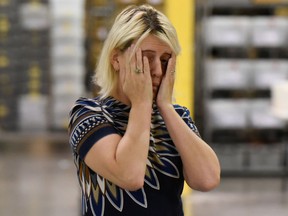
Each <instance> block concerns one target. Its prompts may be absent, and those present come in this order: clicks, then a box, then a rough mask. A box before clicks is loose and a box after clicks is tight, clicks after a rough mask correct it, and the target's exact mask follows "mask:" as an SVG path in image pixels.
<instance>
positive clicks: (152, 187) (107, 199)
mask: <svg viewBox="0 0 288 216" xmlns="http://www.w3.org/2000/svg"><path fill="white" fill-rule="evenodd" d="M174 108H175V110H176V111H177V113H178V114H179V115H180V116H181V117H182V119H183V120H184V121H185V122H186V124H187V125H188V126H189V127H190V128H191V129H192V130H193V131H194V132H195V133H197V134H198V135H199V133H198V130H197V128H196V126H195V125H194V122H193V121H192V119H191V117H190V113H189V110H188V109H187V108H185V107H181V106H179V105H174ZM129 111H130V107H129V106H127V105H125V104H123V103H121V102H120V101H117V100H116V99H114V98H113V97H107V98H105V99H100V98H99V97H96V98H94V99H88V98H80V99H78V100H77V101H76V103H75V106H74V107H73V108H72V110H71V112H70V124H69V136H70V138H69V142H70V145H71V148H72V151H73V156H74V162H75V165H76V168H77V174H78V179H79V183H80V186H81V189H82V214H83V215H94V216H104V215H105V216H116V215H125V216H135V215H137V216H144V215H145V216H181V215H183V210H182V202H181V193H182V190H183V184H184V178H183V173H182V162H181V158H180V156H179V154H178V152H177V149H176V148H175V146H174V144H173V141H172V139H171V138H170V136H169V133H168V132H167V129H166V126H165V123H164V121H163V118H162V117H161V115H160V113H159V111H158V109H157V106H156V104H153V112H152V117H151V131H150V146H149V153H148V160H147V169H146V175H145V183H144V186H143V188H141V189H139V190H137V191H128V190H125V189H122V188H120V187H118V186H117V185H115V184H113V183H112V182H110V181H108V180H107V179H105V178H103V177H102V176H100V175H98V174H97V173H95V172H94V171H93V170H91V169H90V168H89V167H88V166H87V165H86V164H85V162H84V158H85V156H86V154H87V152H88V151H89V150H90V148H91V147H92V146H93V145H94V143H96V142H97V140H99V139H101V138H102V137H104V136H106V135H108V134H113V133H117V134H119V135H121V136H123V135H124V133H125V130H126V127H127V124H128V116H129ZM139 124H141V122H139Z"/></svg>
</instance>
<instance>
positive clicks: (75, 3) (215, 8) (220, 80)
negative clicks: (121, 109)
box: [0, 0, 288, 216]
mask: <svg viewBox="0 0 288 216" xmlns="http://www.w3.org/2000/svg"><path fill="white" fill-rule="evenodd" d="M143 3H149V4H151V5H153V6H154V7H156V8H157V9H159V10H161V11H163V12H164V13H165V14H167V16H168V17H169V18H170V19H171V21H172V23H174V24H175V26H176V29H177V31H178V34H179V39H180V43H181V45H182V49H183V51H182V54H181V55H180V57H179V65H178V66H179V67H178V68H179V70H178V71H177V73H178V75H177V82H176V99H178V102H179V103H181V104H183V105H185V106H187V107H189V108H190V109H191V110H192V111H193V112H192V115H193V118H194V120H195V122H196V125H197V126H198V128H199V130H200V132H201V134H202V137H203V138H204V139H205V140H206V141H207V142H208V143H209V144H210V145H211V146H212V148H213V149H215V151H216V153H217V155H218V157H219V159H220V162H221V166H222V175H223V179H224V180H223V183H222V184H221V186H220V188H219V189H218V190H216V191H215V192H212V194H211V193H208V194H207V195H203V194H201V193H200V194H199V193H197V192H192V193H190V192H189V193H188V195H187V194H185V199H186V200H185V202H184V203H185V205H187V203H188V205H189V207H187V206H185V209H186V214H185V215H187V216H190V215H193V216H208V215H215V216H225V215H234V216H237V214H236V213H235V212H236V211H237V212H238V214H239V215H245V216H249V215H259V216H260V215H261V216H266V215H267V216H268V215H273V214H274V215H278V216H282V215H285V212H286V214H287V212H288V207H287V206H288V203H287V200H288V195H287V193H286V176H287V169H288V167H287V166H288V143H287V142H288V141H287V140H288V138H287V135H288V130H287V124H288V123H287V121H288V114H287V112H288V90H287V89H288V84H287V80H288V61H287V60H288V1H287V0H178V1H175V0H0V215H19V214H21V215H25V216H26V215H27V216H28V215H29V216H34V215H44V216H46V215H72V216H73V215H80V209H79V206H80V199H79V191H78V188H79V187H78V183H77V179H76V174H75V169H74V164H73V161H72V157H71V152H70V149H69V144H68V141H67V124H68V113H69V110H70V107H71V106H72V104H73V103H74V101H75V100H76V99H77V98H78V97H80V96H88V97H89V96H93V95H95V94H96V93H97V87H95V86H93V85H92V82H91V76H92V75H93V73H94V68H95V65H96V63H97V59H98V55H99V53H100V50H101V48H102V44H103V42H104V40H105V38H106V35H107V33H108V31H109V28H110V26H111V23H112V21H113V18H114V17H115V15H116V14H118V13H119V11H121V10H122V9H123V8H124V7H126V6H127V5H129V4H143ZM259 180H261V183H259V182H260V181H259ZM271 186H272V187H271ZM267 189H269V190H268V191H266V190H267ZM249 191H250V192H251V191H253V195H251V194H250V196H249V197H248V199H246V198H247V197H246V195H247V193H248V192H249ZM259 191H261V192H264V193H259ZM227 192H228V194H227ZM231 192H232V193H231ZM265 192H267V194H270V195H271V194H272V196H270V198H268V197H269V196H266V195H267V194H266V193H265ZM258 194H261V197H262V199H258V201H257V197H258ZM209 195H210V196H209ZM235 197H237V198H235ZM249 198H250V201H251V203H254V205H255V208H256V209H253V206H251V209H250V211H249V208H248V210H247V208H246V212H245V211H243V208H242V207H244V206H246V207H247V203H245V201H246V202H248V201H249ZM245 199H246V200H245ZM9 200H13V201H9ZM217 200H218V202H217ZM247 200H248V201H247ZM221 202H222V204H223V206H221ZM239 203H240V206H239ZM269 204H270V205H269ZM225 205H226V206H225ZM233 206H234V207H235V208H233ZM268 206H270V207H269V209H270V210H271V208H272V210H271V211H267V209H268ZM271 206H272V207H271ZM209 207H210V208H209ZM265 207H266V208H265ZM276 208H277V211H276V210H275V209H276ZM224 209H226V211H225V210H224ZM244 209H245V208H244ZM229 210H230V211H229ZM274 210H275V211H274ZM260 212H261V213H260ZM265 212H266V214H265ZM282 213H283V214H282Z"/></svg>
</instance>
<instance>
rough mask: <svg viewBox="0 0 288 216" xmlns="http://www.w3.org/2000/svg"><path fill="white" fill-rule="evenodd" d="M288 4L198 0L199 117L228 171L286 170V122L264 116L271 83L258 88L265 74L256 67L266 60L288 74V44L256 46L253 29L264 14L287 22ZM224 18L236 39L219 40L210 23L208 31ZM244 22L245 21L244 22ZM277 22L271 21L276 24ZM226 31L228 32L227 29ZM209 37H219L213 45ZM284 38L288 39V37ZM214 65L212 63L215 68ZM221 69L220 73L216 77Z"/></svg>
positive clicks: (233, 173)
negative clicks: (254, 24)
mask: <svg viewBox="0 0 288 216" xmlns="http://www.w3.org/2000/svg"><path fill="white" fill-rule="evenodd" d="M287 8H288V5H287V4H284V3H279V2H278V4H265V5H264V4H256V3H253V2H252V1H248V0H241V1H239V0H235V1H231V0H229V1H228V0H206V1H196V37H195V38H196V41H195V45H196V62H197V65H196V66H195V71H196V85H195V113H196V116H195V120H196V122H197V125H198V127H199V130H200V132H201V134H202V135H203V137H204V139H205V140H207V142H208V143H210V144H211V146H212V147H213V148H214V149H215V151H216V153H217V154H218V156H219V159H220V162H221V164H222V174H223V175H227V176H238V175H240V176H263V175H264V176H279V175H283V174H284V175H286V174H287V173H286V171H285V166H284V165H285V163H284V162H285V160H286V157H287V155H285V154H284V153H283V152H284V151H283V150H284V148H285V143H284V142H283V139H284V136H285V135H286V134H287V128H286V127H285V122H282V121H281V120H278V119H276V117H275V119H273V116H272V115H271V116H270V117H269V119H268V118H267V119H266V122H265V121H264V120H263V119H265V118H266V117H267V115H266V116H265V115H264V114H265V112H264V110H265V109H266V113H269V112H268V109H269V100H270V97H271V96H270V89H269V88H267V86H265V87H263V86H262V87H261V88H260V87H259V86H257V87H256V84H255V83H257V82H260V81H259V80H260V78H261V77H263V74H261V75H259V74H258V75H257V73H256V72H255V71H257V70H258V71H260V70H262V69H263V67H264V68H265V66H266V64H267V62H268V63H269V62H272V63H271V64H274V66H275V71H277V72H278V75H279V74H280V72H279V71H281V70H282V71H284V72H283V76H282V78H284V79H287V78H288V67H287V66H286V64H288V63H287V62H288V61H287V60H288V47H287V43H286V44H281V45H278V44H275V45H269V46H266V45H265V44H264V45H255V40H254V41H253V42H251V41H252V37H253V32H252V31H253V30H255V26H252V24H251V23H256V20H257V19H258V18H259V17H260V18H263V20H264V21H265V20H266V21H267V20H269V19H271V21H272V20H273V19H274V18H276V19H277V18H280V17H281V21H279V22H280V25H281V22H282V21H283V20H284V22H286V21H285V20H286V19H288V16H287V14H288V13H287ZM279 14H280V15H279ZM219 17H220V19H219V20H220V21H221V22H222V21H223V22H224V24H223V23H220V24H219V23H218V24H219V26H220V27H223V26H221V25H225V22H227V23H228V24H227V23H226V25H230V28H232V29H229V26H228V27H227V28H226V30H227V29H228V30H229V31H230V32H229V31H228V30H227V32H226V33H227V34H228V33H231V35H230V36H231V37H230V38H228V36H227V34H226V38H224V37H223V40H222V41H221V40H218V41H217V40H216V39H217V32H216V34H214V33H213V32H212V33H211V25H210V27H209V28H210V29H209V31H210V35H207V34H206V35H205V24H206V25H207V23H208V22H210V21H212V22H214V24H215V23H216V24H217V18H219ZM235 17H236V19H238V21H235V23H234V24H233V25H239V29H240V28H241V27H243V25H244V27H245V28H246V29H245V28H244V27H243V29H244V30H246V31H247V32H243V31H244V30H242V32H241V30H239V29H238V33H239V34H241V33H243V35H241V36H239V35H235V32H233V28H234V31H235V26H234V27H233V25H232V24H231V20H232V19H233V18H235ZM246 18H247V20H245V19H246ZM266 18H267V19H266ZM215 20H216V21H215ZM219 20H218V21H219ZM260 20H261V19H260ZM229 22H230V24H229ZM237 22H238V23H237ZM241 22H242V23H244V24H243V25H242V26H241V25H240V24H241ZM260 22H262V21H260ZM273 22H274V21H273ZM273 22H272V24H271V25H274V24H275V23H273ZM245 25H247V26H249V27H247V26H245ZM275 25H276V24H275ZM212 27H213V25H212ZM223 29H224V30H225V27H223ZM286 29H287V28H286ZM206 32H207V31H206ZM218 33H219V32H218ZM220 33H221V32H220ZM264 33H265V32H264ZM286 33H287V32H286ZM233 34H234V35H233ZM271 34H272V33H271ZM211 35H213V37H211ZM254 35H259V33H258V32H256V33H255V31H254ZM245 36H246V37H247V38H246V40H245V41H242V42H239V43H238V44H236V45H235V43H234V42H235V40H236V39H243V38H245ZM272 36H273V35H271V37H272ZM274 36H275V37H276V36H277V35H274ZM207 37H208V38H210V39H211V38H212V40H214V41H212V43H209V41H208V40H207ZM233 37H234V38H233ZM235 37H238V38H235ZM263 37H264V36H263ZM279 37H280V36H279ZM215 38H216V39H215ZM221 39H222V38H221ZM254 39H255V38H254ZM272 39H273V38H272ZM225 40H226V41H225ZM229 40H230V41H229ZM233 40H234V41H233ZM285 40H287V41H288V37H287V38H285ZM210 42H211V41H210ZM213 42H214V44H213ZM217 42H219V43H218V44H217ZM256 42H257V41H256ZM220 43H222V44H220ZM233 43H234V44H233ZM209 64H211V65H210V69H209V67H208V66H209ZM261 64H263V65H264V66H261ZM255 65H256V66H255ZM258 65H260V66H258ZM281 65H283V68H281ZM268 66H269V64H268ZM277 67H279V68H278V69H277ZM231 68H232V69H231ZM217 70H218V72H219V73H218V72H217ZM208 71H209V73H208ZM216 73H218V76H214V74H216ZM229 73H230V74H229ZM231 73H233V74H234V76H235V77H234V78H231V77H232V76H231ZM244 73H245V76H246V77H245V76H244ZM219 74H220V75H221V76H222V79H220V80H218V79H219ZM278 75H277V76H278ZM213 76H214V77H213ZM229 76H230V77H229ZM243 77H245V79H244V78H243ZM279 77H281V76H280V75H279ZM271 78H273V76H271ZM273 79H274V78H273ZM225 80H226V83H225ZM236 80H237V82H236ZM241 80H242V81H241ZM217 82H218V83H217ZM229 82H230V85H229ZM240 82H242V84H241V83H240ZM211 83H212V84H211ZM211 85H212V86H211ZM221 85H223V86H221ZM225 85H226V86H225ZM237 85H239V86H238V87H237ZM259 101H262V103H260V102H259ZM263 101H265V103H263ZM218 102H219V103H218ZM267 103H268V104H267ZM213 106H214V107H213ZM241 106H242V107H241ZM211 110H212V111H211ZM211 112H212V114H211ZM261 113H262V116H261V115H260V114H261ZM229 115H230V116H229ZM235 116H237V118H235ZM241 116H242V118H241ZM259 116H260V117H259ZM229 118H230V119H229ZM269 121H270V122H269ZM212 125H213V126H212Z"/></svg>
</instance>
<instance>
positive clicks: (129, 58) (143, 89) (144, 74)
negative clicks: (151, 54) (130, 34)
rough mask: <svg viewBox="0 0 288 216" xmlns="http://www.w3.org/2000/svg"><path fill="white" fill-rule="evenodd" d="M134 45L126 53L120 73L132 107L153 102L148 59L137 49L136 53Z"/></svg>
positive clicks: (124, 90)
mask: <svg viewBox="0 0 288 216" xmlns="http://www.w3.org/2000/svg"><path fill="white" fill-rule="evenodd" d="M134 48H135V47H134V44H132V45H131V46H130V47H129V48H128V49H127V50H126V51H125V53H124V58H125V65H124V68H122V70H121V71H120V76H121V77H120V80H121V84H122V88H123V92H124V94H125V95H126V96H127V98H128V99H129V101H130V103H131V106H132V105H134V104H139V103H143V102H147V103H151V105H152V101H153V89H152V80H151V75H150V68H149V62H148V59H147V57H143V56H142V50H141V49H140V48H137V49H136V51H135V53H134V54H133V52H134Z"/></svg>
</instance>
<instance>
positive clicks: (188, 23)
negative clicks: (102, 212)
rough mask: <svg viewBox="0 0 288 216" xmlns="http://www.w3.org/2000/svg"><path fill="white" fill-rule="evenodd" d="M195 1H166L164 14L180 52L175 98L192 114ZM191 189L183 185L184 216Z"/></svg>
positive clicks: (187, 215) (188, 215) (189, 208)
mask: <svg viewBox="0 0 288 216" xmlns="http://www.w3.org/2000/svg"><path fill="white" fill-rule="evenodd" d="M194 4H195V0H178V1H176V0H166V1H165V13H166V15H167V16H168V18H169V19H170V20H171V22H172V24H173V25H174V26H175V28H176V31H177V33H178V37H179V41H180V44H181V47H182V52H181V54H180V56H179V58H178V60H177V68H176V69H177V72H176V81H175V98H176V102H177V103H178V104H181V105H183V106H186V107H187V108H189V110H190V111H191V115H192V116H193V114H194V108H193V104H194V52H193V50H194V29H195V17H194V15H195V13H194V10H195V5H194ZM190 194H191V189H190V188H189V187H188V186H187V185H185V187H184V191H183V194H182V197H183V208H184V214H185V216H192V206H191V203H190V199H189V195H190Z"/></svg>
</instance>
